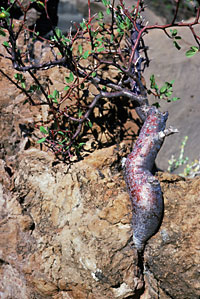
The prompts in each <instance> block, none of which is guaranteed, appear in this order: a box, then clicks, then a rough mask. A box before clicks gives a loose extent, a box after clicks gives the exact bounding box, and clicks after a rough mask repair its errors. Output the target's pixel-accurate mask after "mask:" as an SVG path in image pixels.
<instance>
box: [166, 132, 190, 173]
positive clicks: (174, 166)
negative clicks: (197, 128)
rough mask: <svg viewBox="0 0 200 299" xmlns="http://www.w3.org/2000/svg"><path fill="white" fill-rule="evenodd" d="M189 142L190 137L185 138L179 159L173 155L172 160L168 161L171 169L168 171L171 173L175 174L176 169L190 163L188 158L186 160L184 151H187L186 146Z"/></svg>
mask: <svg viewBox="0 0 200 299" xmlns="http://www.w3.org/2000/svg"><path fill="white" fill-rule="evenodd" d="M187 140H188V136H185V137H184V139H183V141H182V143H181V147H180V154H179V157H178V159H176V158H175V157H174V155H172V156H171V159H170V160H169V161H168V163H169V167H168V169H167V170H168V171H169V172H173V171H174V170H175V169H177V168H179V167H180V166H182V165H183V164H185V163H186V162H187V161H188V157H185V158H184V151H185V145H186V142H187Z"/></svg>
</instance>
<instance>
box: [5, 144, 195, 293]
mask: <svg viewBox="0 0 200 299" xmlns="http://www.w3.org/2000/svg"><path fill="white" fill-rule="evenodd" d="M119 155H120V152H119V149H117V148H115V146H113V147H110V148H107V149H102V150H98V151H96V152H94V153H93V154H91V155H90V156H89V157H87V158H85V159H84V160H83V161H80V162H78V163H75V164H74V165H71V166H67V165H64V164H57V165H55V163H54V158H53V157H52V156H51V155H50V154H49V153H46V152H42V151H40V150H37V149H30V150H27V151H24V152H21V153H20V154H18V155H17V156H16V161H15V162H16V164H15V167H16V169H15V170H14V174H13V175H12V177H11V178H10V177H9V175H8V173H7V172H6V171H5V169H6V168H5V164H4V162H2V163H1V178H2V179H1V181H3V182H2V183H3V185H4V186H3V185H1V211H0V215H1V226H0V248H1V256H0V260H1V268H0V277H1V280H0V281H1V282H0V290H1V298H24V299H25V298H27V299H28V298H127V297H128V298H143V299H144V298H181V299H182V298H199V295H200V285H199V273H198V265H199V262H200V261H199V246H200V244H199V238H198V233H199V220H198V212H197V211H198V205H199V200H200V178H196V179H193V180H189V179H188V180H184V179H182V178H181V177H178V176H176V175H169V174H165V173H160V174H159V176H158V177H159V179H160V181H161V184H162V190H163V194H164V200H165V216H164V220H163V224H162V226H161V228H160V231H159V232H158V234H156V235H155V236H154V237H153V238H152V239H151V240H150V241H149V244H148V245H147V247H146V251H145V256H144V280H145V283H144V282H143V279H142V276H141V269H140V267H139V264H138V257H137V253H136V251H135V250H134V248H132V246H131V226H130V216H131V208H130V202H129V198H128V194H127V192H126V188H125V183H124V179H123V176H122V173H121V171H119V168H118V163H119ZM6 186H7V187H8V188H7V189H6ZM9 187H10V190H8V189H9ZM133 229H134V228H133Z"/></svg>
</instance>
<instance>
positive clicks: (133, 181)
mask: <svg viewBox="0 0 200 299" xmlns="http://www.w3.org/2000/svg"><path fill="white" fill-rule="evenodd" d="M146 109H147V111H148V112H147V117H146V120H145V122H144V125H143V127H142V129H141V131H140V134H139V137H138V139H137V141H136V144H135V145H134V147H133V151H132V152H131V153H130V154H129V155H128V157H127V159H126V162H125V181H126V184H127V188H128V192H129V195H130V199H131V202H132V208H133V217H132V225H133V242H134V244H135V247H136V248H137V249H138V251H142V250H143V249H144V246H145V243H146V241H147V240H148V239H149V238H150V237H152V235H154V234H155V233H156V232H157V230H158V229H159V226H160V224H161V221H162V216H163V210H164V204H163V198H162V191H161V187H160V183H159V181H158V180H157V179H156V178H155V177H154V176H153V174H152V168H153V165H154V162H155V158H156V156H157V153H158V151H159V150H160V148H161V146H162V143H163V141H164V137H165V136H166V135H169V134H172V133H174V132H176V130H174V129H172V128H169V129H167V130H165V125H166V121H167V118H168V113H167V112H166V113H162V112H160V111H159V110H158V109H157V108H155V107H146Z"/></svg>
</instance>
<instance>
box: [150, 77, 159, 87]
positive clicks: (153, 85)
mask: <svg viewBox="0 0 200 299" xmlns="http://www.w3.org/2000/svg"><path fill="white" fill-rule="evenodd" d="M150 82H151V85H150V87H151V88H152V89H155V90H156V91H157V90H158V85H157V84H156V81H155V76H154V74H152V75H151V77H150Z"/></svg>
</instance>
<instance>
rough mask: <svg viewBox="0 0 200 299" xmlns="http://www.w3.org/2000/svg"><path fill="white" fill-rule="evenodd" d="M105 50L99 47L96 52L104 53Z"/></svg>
mask: <svg viewBox="0 0 200 299" xmlns="http://www.w3.org/2000/svg"><path fill="white" fill-rule="evenodd" d="M105 50H106V49H105V48H104V47H101V48H99V49H97V52H102V51H105Z"/></svg>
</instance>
